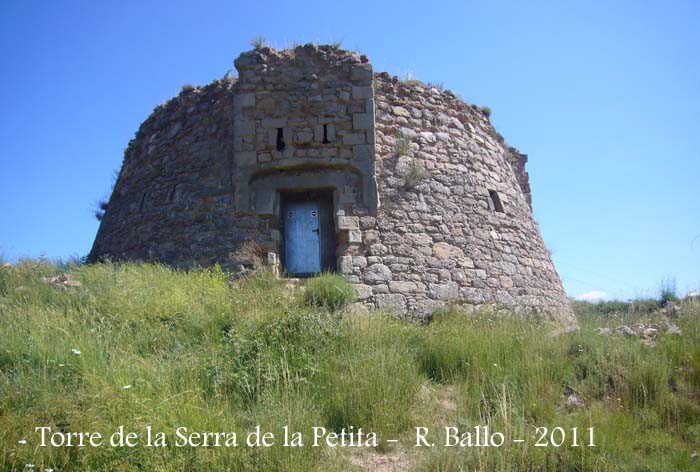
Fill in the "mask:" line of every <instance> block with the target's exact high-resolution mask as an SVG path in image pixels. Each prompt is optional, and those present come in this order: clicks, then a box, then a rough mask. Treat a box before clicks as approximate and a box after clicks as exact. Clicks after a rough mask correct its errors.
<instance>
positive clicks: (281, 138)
mask: <svg viewBox="0 0 700 472" xmlns="http://www.w3.org/2000/svg"><path fill="white" fill-rule="evenodd" d="M285 147H287V146H286V145H285V144H284V129H283V128H277V150H278V151H280V152H282V151H284V148H285Z"/></svg>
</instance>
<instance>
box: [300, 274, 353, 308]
mask: <svg viewBox="0 0 700 472" xmlns="http://www.w3.org/2000/svg"><path fill="white" fill-rule="evenodd" d="M303 299H304V303H306V304H307V305H308V306H310V307H318V308H322V309H326V310H330V311H337V310H340V309H341V308H344V307H345V306H347V305H349V304H350V303H352V302H354V301H355V289H353V287H352V285H350V284H349V283H348V282H347V281H346V280H345V279H344V278H343V277H341V276H340V275H337V274H331V273H324V274H321V275H319V276H317V277H314V278H312V279H309V280H308V281H307V282H306V290H305V291H304V295H303Z"/></svg>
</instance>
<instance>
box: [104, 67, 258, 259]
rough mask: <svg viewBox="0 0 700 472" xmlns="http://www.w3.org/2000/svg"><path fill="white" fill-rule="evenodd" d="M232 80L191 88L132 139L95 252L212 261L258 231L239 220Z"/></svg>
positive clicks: (122, 256) (250, 222) (121, 256)
mask: <svg viewBox="0 0 700 472" xmlns="http://www.w3.org/2000/svg"><path fill="white" fill-rule="evenodd" d="M234 86H235V83H234V82H233V81H230V80H221V81H216V82H214V83H212V84H209V85H207V86H205V87H201V88H189V87H188V88H185V89H183V91H182V93H180V95H178V96H177V97H175V98H173V99H172V100H169V101H168V102H166V103H165V104H163V105H159V106H158V107H156V109H155V110H154V111H153V113H152V114H151V116H150V117H149V118H148V119H147V120H146V121H145V122H144V123H143V124H142V125H141V127H140V128H139V130H138V132H137V133H136V137H135V138H134V139H133V140H132V141H131V142H130V143H129V146H128V147H127V149H126V151H125V155H124V161H123V163H122V168H121V171H120V173H119V178H118V179H117V182H116V184H115V187H114V190H113V192H112V195H111V198H110V200H109V204H108V208H107V211H106V212H105V214H104V217H103V219H102V223H101V225H100V229H99V231H98V233H97V237H96V238H95V243H94V245H93V248H92V251H91V254H90V257H91V259H93V260H94V259H97V258H99V257H101V256H105V255H106V256H109V257H112V258H116V259H135V260H145V261H164V262H167V263H170V264H174V265H178V266H191V265H193V264H200V265H209V264H213V263H215V262H217V261H220V260H222V259H223V258H226V256H227V253H228V252H229V251H231V250H232V249H231V248H232V247H235V246H236V245H237V244H239V243H240V242H242V241H244V240H245V239H247V238H249V237H251V235H255V234H257V233H258V232H259V229H258V227H257V225H258V224H259V222H258V221H257V220H256V219H251V218H236V217H235V216H234V214H233V212H232V211H231V208H232V207H233V183H232V179H231V167H232V157H233V112H232V111H233V107H232V104H233V89H234Z"/></svg>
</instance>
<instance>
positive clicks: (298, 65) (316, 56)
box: [90, 45, 576, 329]
mask: <svg viewBox="0 0 700 472" xmlns="http://www.w3.org/2000/svg"><path fill="white" fill-rule="evenodd" d="M235 65H236V67H237V69H238V71H239V76H240V77H239V79H238V80H237V81H235V80H228V79H226V80H220V81H216V82H213V83H212V84H209V85H207V86H205V87H198V88H187V89H186V90H183V92H182V93H180V95H178V96H177V97H176V98H174V99H172V100H170V101H169V102H167V103H166V104H163V105H161V106H159V107H157V108H156V109H155V110H154V112H153V114H152V115H151V116H150V117H149V118H148V119H147V120H146V121H145V122H144V123H143V124H142V125H141V127H140V129H139V131H138V133H137V134H136V137H135V138H134V140H132V141H131V142H130V143H129V146H128V148H127V150H126V152H125V157H124V162H123V165H122V169H121V171H120V174H119V178H118V180H117V182H116V184H115V188H114V191H113V193H112V196H111V198H110V201H109V204H108V207H107V210H106V212H105V215H104V217H103V220H102V223H101V225H100V229H99V231H98V234H97V237H96V239H95V243H94V246H93V249H92V251H91V254H90V258H91V259H92V260H96V259H99V258H100V257H104V256H108V257H112V258H117V259H132V260H134V259H135V260H146V261H161V262H165V263H168V264H172V265H175V266H180V267H190V266H192V265H211V264H214V263H219V264H221V265H222V266H223V267H224V268H229V269H234V270H235V269H236V268H237V267H239V262H240V261H239V260H238V259H237V257H238V256H237V251H238V250H239V248H240V247H241V246H242V244H243V243H244V242H246V241H250V240H252V241H255V242H256V243H257V244H258V246H259V247H260V248H262V250H263V252H266V253H267V257H266V261H267V263H268V264H269V265H270V266H271V267H272V268H273V269H274V270H277V269H278V268H279V262H280V254H281V253H282V251H283V241H282V236H281V235H282V233H283V231H282V230H283V227H282V221H281V214H280V208H281V204H280V200H281V198H282V196H283V195H284V194H285V192H290V191H305V192H306V191H314V190H318V191H320V190H323V191H325V192H330V194H332V198H333V202H332V209H333V215H332V218H333V221H334V225H335V229H336V235H335V236H336V241H337V247H336V256H337V264H336V269H337V271H338V272H339V273H341V274H342V275H343V276H344V277H345V278H346V279H347V280H348V281H350V282H351V283H353V284H354V285H355V289H356V293H357V297H358V301H359V303H360V304H362V305H365V306H366V307H367V308H369V309H375V308H378V309H381V310H386V311H390V312H394V313H396V314H397V315H399V316H410V317H414V318H425V317H429V316H430V314H431V313H432V312H433V311H434V310H435V309H436V308H438V307H441V306H446V305H448V304H453V303H457V304H463V305H465V306H469V307H484V306H494V307H499V308H500V307H503V308H508V309H511V310H515V311H516V312H519V313H522V314H532V313H548V314H550V315H551V317H552V319H554V320H555V321H557V322H558V324H559V325H560V326H561V327H563V328H564V329H570V328H572V327H574V326H575V325H576V321H575V318H574V317H573V314H572V312H571V308H570V306H569V302H568V299H567V298H566V295H565V293H564V290H563V288H562V286H561V282H560V280H559V277H558V275H557V273H556V270H555V268H554V266H553V264H552V261H551V259H550V257H549V254H548V252H547V249H546V247H545V245H544V243H543V241H542V238H541V236H540V234H539V230H538V228H537V225H536V223H535V221H534V219H533V217H532V212H531V209H530V206H529V202H530V190H529V179H528V176H527V172H526V171H525V162H526V161H527V156H526V155H524V154H521V153H519V152H518V151H517V150H515V149H514V148H508V147H507V145H506V144H505V142H504V141H503V139H502V138H501V137H500V135H498V133H496V132H495V130H494V129H493V127H492V126H491V124H490V123H489V121H488V119H487V118H486V117H485V116H484V115H483V114H482V113H481V112H480V111H479V110H478V109H476V107H473V106H469V105H467V104H465V103H464V102H462V101H461V100H459V99H458V98H457V97H455V96H454V95H453V94H452V93H450V92H449V91H442V90H438V89H437V88H434V87H429V86H426V85H424V84H422V83H420V82H417V81H411V82H408V83H404V82H401V81H399V80H398V79H397V78H395V77H394V78H392V77H390V76H389V75H388V74H386V73H381V74H374V73H373V71H372V67H371V65H370V64H369V61H368V59H367V57H366V56H362V55H359V54H357V53H355V52H352V51H343V50H340V49H337V48H334V47H331V46H315V45H305V46H300V47H297V48H295V49H293V50H286V51H276V50H273V49H269V48H262V49H257V50H254V51H250V52H247V53H243V54H241V56H239V58H238V59H237V60H236V61H235Z"/></svg>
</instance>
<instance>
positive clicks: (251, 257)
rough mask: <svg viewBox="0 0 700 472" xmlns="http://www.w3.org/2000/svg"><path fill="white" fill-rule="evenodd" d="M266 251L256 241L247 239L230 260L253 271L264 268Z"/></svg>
mask: <svg viewBox="0 0 700 472" xmlns="http://www.w3.org/2000/svg"><path fill="white" fill-rule="evenodd" d="M266 257H267V251H266V250H265V248H263V247H262V246H261V245H260V244H258V243H257V242H256V241H254V240H252V239H249V240H247V241H245V242H243V244H241V245H240V246H239V247H238V249H237V250H236V251H235V252H234V253H233V254H232V258H233V259H234V260H236V261H240V262H241V263H242V264H243V265H245V266H249V267H252V268H255V269H260V268H262V267H265V262H266Z"/></svg>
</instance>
